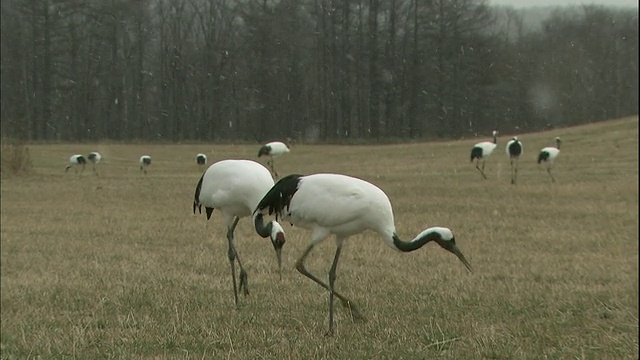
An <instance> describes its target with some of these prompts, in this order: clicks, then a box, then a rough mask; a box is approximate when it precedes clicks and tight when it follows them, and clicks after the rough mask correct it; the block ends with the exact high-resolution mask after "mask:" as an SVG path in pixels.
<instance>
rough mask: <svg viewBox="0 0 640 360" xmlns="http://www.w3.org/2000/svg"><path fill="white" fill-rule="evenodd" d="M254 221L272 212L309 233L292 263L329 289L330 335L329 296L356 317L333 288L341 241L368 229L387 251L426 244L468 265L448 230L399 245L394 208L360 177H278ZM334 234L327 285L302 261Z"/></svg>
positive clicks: (434, 230) (427, 233)
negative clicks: (431, 244)
mask: <svg viewBox="0 0 640 360" xmlns="http://www.w3.org/2000/svg"><path fill="white" fill-rule="evenodd" d="M255 213H257V214H258V218H261V217H262V216H266V215H269V214H272V213H275V216H276V220H278V219H281V220H282V221H288V222H290V223H291V224H293V225H295V226H299V227H302V228H306V229H309V230H311V244H310V245H309V246H308V247H307V249H306V250H305V251H304V253H303V254H302V256H301V257H300V258H299V259H298V261H297V262H296V269H297V270H298V271H299V272H300V273H302V274H303V275H304V276H307V277H308V278H310V279H311V280H313V281H314V282H316V283H318V284H319V285H320V286H322V287H324V288H325V289H327V290H329V333H333V296H334V295H335V296H336V297H338V298H339V299H340V300H341V301H342V303H343V305H345V306H347V307H349V308H350V309H351V313H352V314H353V315H354V317H356V318H361V317H362V316H361V315H360V313H359V311H358V310H357V309H356V307H355V305H354V304H353V303H352V302H351V301H350V300H349V299H347V298H346V297H344V296H343V295H341V294H340V293H338V292H336V291H335V289H334V281H335V272H336V267H337V263H338V258H339V256H340V252H341V249H342V245H343V242H344V241H345V240H346V239H347V238H349V237H350V236H352V235H355V234H358V233H361V232H363V231H365V230H372V231H374V232H376V233H378V234H379V235H380V237H381V238H382V240H383V241H384V242H385V243H386V244H387V245H388V246H390V247H391V248H393V249H395V250H399V251H403V252H409V251H413V250H416V249H418V248H420V247H422V246H423V245H425V244H426V243H428V242H430V241H435V242H436V243H438V244H439V245H440V246H442V247H443V248H445V249H447V250H448V251H450V252H452V253H454V254H456V256H458V257H459V258H460V260H461V261H462V262H463V263H464V264H465V266H466V267H467V268H468V269H469V270H471V266H470V265H469V263H468V262H467V261H466V259H464V256H463V255H462V253H461V252H460V250H458V248H457V247H456V245H455V239H454V236H453V232H452V231H451V230H450V229H448V228H444V227H432V228H429V229H426V230H424V231H422V232H421V233H419V234H418V235H417V236H416V237H415V238H414V239H413V240H411V241H408V242H406V241H402V240H401V239H400V238H399V237H398V235H397V233H396V228H395V224H394V217H393V209H392V207H391V202H390V201H389V198H388V197H387V195H386V194H385V193H384V191H382V190H381V189H380V188H379V187H377V186H375V185H373V184H371V183H369V182H367V181H365V180H362V179H358V178H354V177H350V176H346V175H341V174H313V175H308V176H303V175H295V174H294V175H289V176H286V177H284V178H282V179H281V180H280V181H278V183H276V184H275V186H274V187H273V188H272V189H271V190H270V191H269V192H268V193H267V194H266V195H265V197H264V198H263V199H262V200H261V201H260V204H258V207H257V208H256V210H255ZM331 235H334V236H335V239H336V245H337V248H336V254H335V256H334V260H333V265H332V267H331V270H330V271H329V285H327V284H325V283H324V282H323V281H321V280H320V279H318V278H317V277H316V276H315V275H313V274H311V273H309V272H308V271H307V270H306V268H305V266H304V260H305V258H306V257H307V255H308V254H309V253H310V252H311V250H312V249H313V248H314V247H315V246H316V245H317V244H318V243H320V242H322V241H323V240H325V239H327V238H328V237H329V236H331Z"/></svg>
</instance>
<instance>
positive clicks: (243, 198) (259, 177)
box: [193, 160, 285, 305]
mask: <svg viewBox="0 0 640 360" xmlns="http://www.w3.org/2000/svg"><path fill="white" fill-rule="evenodd" d="M273 184H274V183H273V178H272V177H271V173H269V170H267V168H265V167H264V166H263V165H261V164H259V163H257V162H255V161H251V160H222V161H218V162H216V163H214V164H212V165H211V166H209V168H208V169H207V170H206V171H205V173H204V174H203V175H202V177H201V178H200V181H199V182H198V185H197V186H196V192H195V196H194V203H193V212H194V213H195V212H196V209H199V210H200V211H201V210H202V206H204V207H205V210H206V214H207V220H208V219H210V218H211V215H212V213H213V211H214V209H218V210H219V211H220V212H221V213H222V216H223V218H224V222H225V224H226V227H227V240H228V243H229V254H228V255H229V261H230V264H231V275H232V278H233V291H234V297H235V302H236V305H237V304H238V289H237V287H236V277H235V265H234V263H235V261H236V260H237V261H238V265H239V267H240V286H239V288H240V290H241V291H243V292H244V294H248V293H249V290H248V287H247V274H246V271H245V270H244V268H243V267H242V264H241V262H240V258H239V257H238V256H237V252H236V249H235V238H234V230H235V227H236V225H237V224H238V221H239V220H240V219H241V218H244V217H247V216H251V215H252V214H253V210H254V209H255V208H256V206H257V205H258V203H259V202H260V200H261V199H262V197H263V196H264V195H265V194H266V193H267V191H269V189H271V187H272V186H273ZM260 226H261V229H260V235H261V236H262V237H267V236H268V237H270V238H271V242H272V244H273V246H274V248H275V249H276V252H277V255H278V267H279V268H280V267H281V260H280V259H281V258H280V250H281V248H282V246H283V245H284V242H285V238H284V230H283V229H282V226H280V224H278V223H277V222H276V221H271V222H270V223H268V224H267V225H266V226H262V224H261V225H260Z"/></svg>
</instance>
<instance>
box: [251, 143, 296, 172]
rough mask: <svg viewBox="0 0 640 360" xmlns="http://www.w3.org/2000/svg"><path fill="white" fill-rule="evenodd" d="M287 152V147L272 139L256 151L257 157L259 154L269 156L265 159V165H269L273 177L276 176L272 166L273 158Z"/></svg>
mask: <svg viewBox="0 0 640 360" xmlns="http://www.w3.org/2000/svg"><path fill="white" fill-rule="evenodd" d="M288 152H289V147H288V146H287V145H286V144H285V143H283V142H280V141H273V142H270V143H267V144H265V145H263V146H262V147H261V148H260V150H259V151H258V157H261V156H263V155H264V156H269V160H267V165H269V168H270V169H271V172H272V173H273V176H274V178H276V179H277V178H278V173H277V172H276V170H275V168H274V166H273V160H274V158H276V157H278V156H280V155H282V154H286V153H288Z"/></svg>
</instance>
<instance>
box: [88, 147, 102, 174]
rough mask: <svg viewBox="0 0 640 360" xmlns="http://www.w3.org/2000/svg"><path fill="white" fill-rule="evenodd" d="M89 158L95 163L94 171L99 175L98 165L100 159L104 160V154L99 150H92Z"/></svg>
mask: <svg viewBox="0 0 640 360" xmlns="http://www.w3.org/2000/svg"><path fill="white" fill-rule="evenodd" d="M87 159H89V161H90V162H91V164H93V172H94V173H95V174H96V175H98V168H97V167H96V165H98V164H99V163H100V161H102V155H100V153H99V152H97V151H93V152H90V153H89V155H87Z"/></svg>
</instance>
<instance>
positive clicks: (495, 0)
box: [489, 0, 638, 9]
mask: <svg viewBox="0 0 640 360" xmlns="http://www.w3.org/2000/svg"><path fill="white" fill-rule="evenodd" d="M489 4H491V5H511V6H513V7H516V8H522V7H531V6H567V5H589V4H594V5H607V6H625V7H634V8H636V9H637V8H638V0H489Z"/></svg>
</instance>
